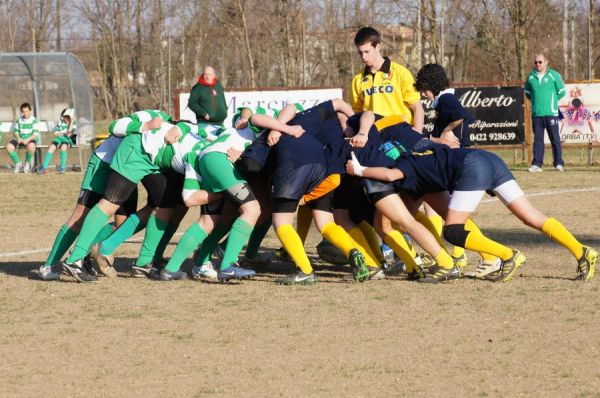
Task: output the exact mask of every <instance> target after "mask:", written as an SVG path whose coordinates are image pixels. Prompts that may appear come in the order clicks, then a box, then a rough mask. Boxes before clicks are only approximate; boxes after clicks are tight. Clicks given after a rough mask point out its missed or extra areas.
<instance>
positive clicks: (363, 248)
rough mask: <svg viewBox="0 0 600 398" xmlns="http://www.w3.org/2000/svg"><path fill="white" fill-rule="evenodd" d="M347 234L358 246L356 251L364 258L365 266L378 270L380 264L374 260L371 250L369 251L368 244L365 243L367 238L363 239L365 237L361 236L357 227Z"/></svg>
mask: <svg viewBox="0 0 600 398" xmlns="http://www.w3.org/2000/svg"><path fill="white" fill-rule="evenodd" d="M347 232H348V235H350V236H351V237H352V239H354V241H355V242H356V244H357V245H358V246H357V249H358V250H360V252H361V253H362V255H363V257H364V258H365V264H367V265H368V266H369V267H375V268H379V264H380V263H378V262H377V261H376V260H375V254H374V253H373V250H371V247H370V246H369V242H368V241H367V238H365V236H364V235H363V233H362V231H361V229H360V228H359V227H354V228H352V229H351V230H349V231H347Z"/></svg>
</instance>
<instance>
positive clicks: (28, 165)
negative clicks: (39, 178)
mask: <svg viewBox="0 0 600 398" xmlns="http://www.w3.org/2000/svg"><path fill="white" fill-rule="evenodd" d="M30 168H31V165H30V164H29V163H25V166H24V167H23V173H25V174H27V173H29V169H30Z"/></svg>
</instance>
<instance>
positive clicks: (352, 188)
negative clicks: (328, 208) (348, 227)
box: [333, 175, 375, 224]
mask: <svg viewBox="0 0 600 398" xmlns="http://www.w3.org/2000/svg"><path fill="white" fill-rule="evenodd" d="M360 180H361V179H359V178H355V177H352V176H349V175H344V176H342V181H341V183H340V186H339V187H338V188H337V189H336V190H335V192H334V196H333V208H334V209H341V210H348V214H349V216H350V219H351V220H352V222H354V223H355V224H359V223H360V222H361V221H367V222H368V223H372V221H373V217H374V215H375V207H374V206H373V204H372V203H370V202H369V201H368V200H367V195H366V194H365V190H364V188H363V186H362V184H361V181H360Z"/></svg>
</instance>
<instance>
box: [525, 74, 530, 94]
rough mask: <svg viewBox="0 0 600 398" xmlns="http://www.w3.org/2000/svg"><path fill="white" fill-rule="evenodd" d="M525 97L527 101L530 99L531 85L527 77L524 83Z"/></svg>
mask: <svg viewBox="0 0 600 398" xmlns="http://www.w3.org/2000/svg"><path fill="white" fill-rule="evenodd" d="M525 96H526V97H527V99H531V84H530V83H529V77H528V78H527V81H526V82H525Z"/></svg>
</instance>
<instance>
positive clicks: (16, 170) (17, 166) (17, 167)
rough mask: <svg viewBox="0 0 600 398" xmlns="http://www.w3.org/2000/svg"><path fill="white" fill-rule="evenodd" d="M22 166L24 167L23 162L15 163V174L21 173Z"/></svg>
mask: <svg viewBox="0 0 600 398" xmlns="http://www.w3.org/2000/svg"><path fill="white" fill-rule="evenodd" d="M22 168H23V164H22V163H17V164H15V168H14V169H13V173H14V174H17V173H20V172H21V169H22Z"/></svg>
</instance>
